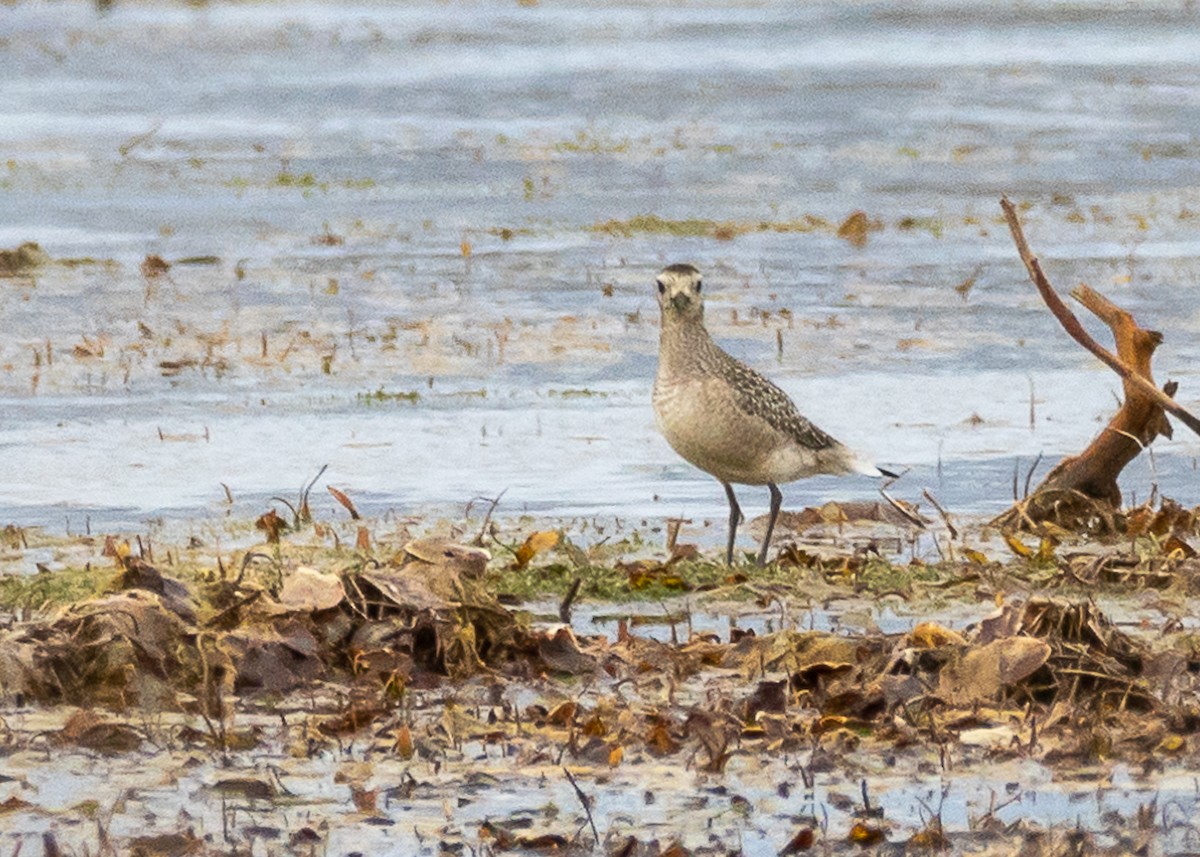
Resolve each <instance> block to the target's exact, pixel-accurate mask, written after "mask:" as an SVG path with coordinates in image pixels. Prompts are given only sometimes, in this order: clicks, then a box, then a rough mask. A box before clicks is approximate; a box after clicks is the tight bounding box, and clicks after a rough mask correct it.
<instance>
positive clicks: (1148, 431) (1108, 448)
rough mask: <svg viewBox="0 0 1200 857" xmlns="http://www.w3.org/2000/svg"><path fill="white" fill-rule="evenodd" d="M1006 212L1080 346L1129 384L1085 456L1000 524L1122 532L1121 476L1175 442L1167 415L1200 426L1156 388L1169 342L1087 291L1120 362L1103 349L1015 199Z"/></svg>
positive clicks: (1042, 289) (1077, 294) (1083, 290)
mask: <svg viewBox="0 0 1200 857" xmlns="http://www.w3.org/2000/svg"><path fill="white" fill-rule="evenodd" d="M1000 207H1001V208H1002V209H1003V210H1004V217H1005V219H1006V220H1007V221H1008V227H1009V229H1010V231H1011V232H1012V236H1013V241H1014V242H1015V243H1016V245H1017V252H1018V253H1019V254H1020V256H1021V261H1022V262H1024V263H1025V268H1026V270H1027V271H1028V272H1029V277H1030V279H1031V280H1033V283H1034V285H1035V286H1037V290H1038V293H1039V294H1040V295H1041V296H1042V300H1044V301H1045V302H1046V306H1047V307H1049V309H1050V312H1051V313H1053V314H1054V317H1055V318H1056V319H1058V322H1059V323H1060V324H1061V325H1062V326H1063V329H1064V330H1066V331H1067V333H1068V334H1070V335H1071V338H1072V339H1074V340H1075V341H1076V342H1078V343H1079V344H1080V345H1082V346H1083V347H1084V348H1086V349H1087V350H1088V351H1090V352H1091V353H1092V354H1094V355H1096V357H1098V358H1099V359H1100V360H1101V361H1102V362H1103V363H1104V364H1105V365H1107V366H1108V367H1109V368H1111V369H1112V370H1113V371H1114V372H1116V373H1117V374H1118V375H1120V376H1121V379H1122V382H1123V385H1124V388H1125V400H1124V402H1123V403H1122V404H1121V407H1120V409H1119V410H1118V411H1117V413H1116V414H1114V415H1113V417H1112V419H1110V420H1109V422H1108V425H1106V426H1105V427H1104V430H1103V431H1101V432H1100V434H1099V435H1097V436H1096V438H1095V439H1094V440H1092V442H1091V443H1090V444H1089V445H1088V447H1087V448H1086V449H1085V450H1083V452H1081V453H1079V454H1078V455H1075V456H1070V457H1067V458H1064V459H1063V460H1062V461H1060V462H1059V463H1058V465H1056V466H1055V467H1054V468H1053V469H1052V470H1051V471H1050V472H1049V473H1048V474H1047V475H1046V478H1045V479H1043V480H1042V482H1041V484H1039V485H1038V486H1037V488H1035V489H1034V491H1033V492H1032V493H1031V494H1029V496H1027V497H1026V498H1025V499H1023V500H1021V501H1019V502H1017V503H1016V504H1014V505H1013V507H1012V508H1011V509H1009V510H1008V511H1007V512H1005V513H1004V514H1002V515H1000V516H999V517H998V518H997V519H996V521H995V523H997V524H999V525H1000V526H1002V527H1006V528H1015V529H1036V528H1037V525H1038V524H1040V523H1042V522H1046V521H1050V522H1053V523H1055V524H1058V525H1060V526H1063V527H1066V528H1067V529H1072V530H1088V531H1091V532H1099V533H1103V532H1111V531H1113V530H1114V528H1115V526H1114V521H1115V518H1114V515H1115V514H1116V513H1117V511H1118V510H1119V509H1120V505H1121V490H1120V488H1119V487H1118V486H1117V477H1118V476H1120V474H1121V471H1122V470H1123V469H1124V468H1125V466H1126V465H1127V464H1129V462H1131V461H1133V459H1135V458H1137V456H1138V454H1139V453H1141V451H1142V450H1143V449H1145V448H1146V447H1147V446H1149V445H1150V444H1151V443H1153V441H1154V439H1155V438H1156V437H1158V436H1159V435H1163V436H1165V437H1170V436H1171V424H1170V423H1169V422H1168V421H1167V417H1166V414H1167V413H1170V414H1172V415H1173V416H1175V417H1176V418H1178V419H1179V420H1180V421H1181V422H1183V423H1184V425H1186V426H1187V427H1188V428H1190V429H1191V430H1192V431H1194V432H1196V433H1197V434H1200V419H1197V418H1196V416H1195V415H1193V414H1192V413H1190V412H1189V411H1188V410H1186V409H1185V408H1184V407H1183V406H1181V405H1180V404H1179V403H1178V402H1176V401H1175V400H1174V399H1173V398H1172V396H1173V395H1174V393H1175V390H1176V386H1177V385H1176V384H1175V382H1173V381H1168V382H1167V383H1166V384H1165V385H1164V386H1163V388H1162V389H1161V390H1160V389H1159V388H1158V387H1157V386H1156V385H1155V383H1154V379H1153V375H1152V373H1151V361H1152V359H1153V356H1154V351H1155V349H1156V348H1157V347H1158V346H1159V344H1161V342H1162V338H1163V337H1162V334H1161V333H1159V332H1158V331H1155V330H1146V329H1145V328H1142V327H1140V326H1139V325H1138V324H1137V322H1136V321H1134V318H1133V316H1132V315H1131V314H1130V313H1129V312H1127V311H1126V310H1124V309H1122V308H1121V307H1119V306H1117V305H1116V304H1114V303H1113V302H1112V301H1110V300H1108V298H1106V297H1104V295H1102V294H1100V293H1099V292H1097V291H1096V290H1095V289H1092V288H1090V287H1088V286H1086V285H1083V284H1080V285H1079V286H1078V287H1076V288H1075V289H1074V290H1072V292H1071V296H1072V297H1073V298H1075V299H1076V300H1077V301H1079V302H1080V303H1081V304H1083V305H1084V306H1085V307H1087V309H1088V310H1090V311H1091V312H1092V314H1093V315H1095V316H1096V317H1097V318H1099V319H1100V320H1101V321H1103V322H1104V323H1105V324H1107V325H1108V326H1109V328H1110V329H1111V330H1112V332H1113V339H1114V340H1115V342H1116V350H1117V353H1116V354H1115V355H1114V354H1112V353H1111V352H1110V351H1108V350H1107V349H1106V348H1104V347H1103V346H1102V345H1100V344H1099V343H1098V342H1096V340H1095V339H1093V338H1092V336H1091V335H1090V334H1089V333H1088V332H1087V330H1086V329H1084V327H1083V325H1082V324H1081V323H1080V321H1079V319H1078V318H1077V317H1076V316H1075V314H1074V313H1073V312H1071V310H1070V308H1069V307H1067V305H1066V304H1065V303H1064V302H1063V300H1062V299H1061V298H1060V297H1059V296H1058V293H1057V292H1056V291H1055V290H1054V287H1053V286H1051V285H1050V281H1049V280H1048V279H1047V278H1046V274H1045V272H1043V271H1042V266H1041V264H1040V263H1039V262H1038V260H1037V257H1036V256H1034V255H1033V253H1032V251H1031V250H1030V249H1029V245H1028V243H1027V242H1026V240H1025V234H1024V232H1023V231H1022V229H1021V223H1020V220H1019V219H1018V217H1017V212H1016V208H1015V207H1014V206H1013V204H1012V203H1011V202H1010V201H1009V200H1008V198H1007V197H1005V198H1002V199H1001V200H1000Z"/></svg>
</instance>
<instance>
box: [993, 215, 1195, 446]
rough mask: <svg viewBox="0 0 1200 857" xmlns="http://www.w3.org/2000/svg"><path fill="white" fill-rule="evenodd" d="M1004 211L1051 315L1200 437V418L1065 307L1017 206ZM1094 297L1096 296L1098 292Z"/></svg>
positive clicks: (1087, 347) (1072, 335)
mask: <svg viewBox="0 0 1200 857" xmlns="http://www.w3.org/2000/svg"><path fill="white" fill-rule="evenodd" d="M1000 207H1001V208H1002V209H1004V219H1005V220H1007V221H1008V228H1009V231H1010V232H1012V237H1013V241H1014V242H1015V243H1016V245H1017V252H1018V253H1020V254H1021V261H1022V262H1024V263H1025V269H1026V270H1027V271H1029V278H1030V279H1031V280H1033V284H1034V285H1035V286H1037V290H1038V293H1039V294H1041V296H1042V300H1044V301H1045V302H1046V306H1048V307H1049V308H1050V312H1052V313H1054V317H1055V318H1056V319H1058V321H1059V324H1061V325H1062V326H1063V329H1064V330H1066V332H1067V333H1069V334H1070V335H1071V338H1072V339H1074V340H1075V341H1076V342H1078V343H1079V344H1080V345H1082V346H1083V347H1084V348H1086V349H1087V350H1088V351H1090V352H1091V353H1092V354H1094V355H1095V356H1096V357H1097V358H1098V359H1099V360H1100V361H1101V362H1102V363H1104V365H1106V366H1108V367H1109V368H1110V369H1112V370H1113V371H1114V372H1116V373H1117V374H1118V375H1120V376H1121V379H1122V380H1123V381H1125V383H1126V386H1127V387H1128V386H1129V385H1132V386H1134V387H1136V388H1137V389H1138V390H1139V391H1140V392H1141V393H1142V395H1145V396H1148V397H1150V398H1151V399H1153V400H1154V401H1156V402H1157V403H1158V405H1159V406H1160V407H1161V408H1162V409H1163V410H1165V411H1166V412H1167V413H1169V414H1171V415H1173V416H1175V417H1176V418H1178V419H1179V421H1180V422H1182V423H1183V424H1184V425H1186V426H1187V427H1188V428H1190V429H1191V430H1192V431H1194V432H1195V433H1196V434H1198V435H1200V418H1197V417H1196V415H1195V414H1193V413H1192V412H1191V411H1189V410H1187V409H1186V408H1185V407H1183V406H1182V405H1180V404H1179V403H1178V402H1176V401H1175V400H1174V399H1173V398H1171V396H1170V395H1168V394H1167V393H1165V392H1163V391H1162V390H1160V389H1158V387H1157V386H1155V385H1154V383H1153V382H1152V381H1150V380H1148V379H1146V378H1143V377H1141V376H1140V375H1138V374H1137V373H1136V372H1135V371H1134V370H1133V368H1132V367H1130V366H1128V365H1126V364H1125V363H1123V362H1122V361H1121V360H1120V359H1119V358H1118V357H1116V356H1115V355H1114V354H1112V352H1110V351H1109V350H1108V349H1107V348H1105V347H1104V346H1103V345H1101V344H1100V343H1098V342H1097V341H1096V340H1095V339H1093V338H1092V336H1091V334H1089V333H1088V332H1087V330H1085V329H1084V327H1083V325H1082V324H1080V322H1079V319H1078V318H1077V317H1076V316H1075V313H1073V312H1071V310H1070V308H1069V307H1068V306H1067V305H1066V304H1065V303H1063V301H1062V298H1060V297H1059V296H1058V293H1057V292H1055V291H1054V287H1053V286H1051V285H1050V281H1049V280H1047V279H1046V275H1045V273H1044V272H1043V271H1042V265H1041V263H1040V262H1038V260H1037V257H1036V256H1034V255H1033V252H1032V251H1031V250H1030V249H1029V244H1028V243H1027V242H1026V241H1025V233H1024V232H1023V231H1022V229H1021V221H1020V220H1018V219H1017V209H1016V206H1014V205H1013V204H1012V203H1011V202H1010V201H1009V199H1008V197H1002V198H1001V199H1000ZM1080 289H1087V287H1086V286H1081V287H1080ZM1080 289H1076V290H1075V291H1074V292H1072V293H1071V294H1072V296H1074V297H1075V298H1076V299H1077V300H1079V301H1080V302H1081V303H1084V301H1083V299H1082V298H1080V297H1079V296H1078V294H1076V292H1079V291H1080ZM1088 291H1089V292H1091V291H1092V290H1091V289H1088ZM1092 293H1093V294H1096V293H1095V292H1092ZM1084 305H1085V306H1086V305H1087V304H1086V303H1084ZM1089 309H1090V307H1089Z"/></svg>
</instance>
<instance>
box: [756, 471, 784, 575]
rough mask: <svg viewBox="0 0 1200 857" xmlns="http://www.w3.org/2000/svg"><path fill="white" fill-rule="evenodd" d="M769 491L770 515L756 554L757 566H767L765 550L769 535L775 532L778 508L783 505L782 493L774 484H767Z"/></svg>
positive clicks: (769, 539)
mask: <svg viewBox="0 0 1200 857" xmlns="http://www.w3.org/2000/svg"><path fill="white" fill-rule="evenodd" d="M767 487H768V488H770V489H771V515H770V517H769V518H767V534H766V535H765V536H764V537H763V543H762V550H760V551H759V552H758V564H759V565H760V566H763V565H766V564H767V548H769V547H770V546H771V533H773V532H775V519H776V518H778V517H779V507H780V506H782V505H783V492H782V491H780V490H779V486H778V485H776V484H775V483H774V482H768V483H767Z"/></svg>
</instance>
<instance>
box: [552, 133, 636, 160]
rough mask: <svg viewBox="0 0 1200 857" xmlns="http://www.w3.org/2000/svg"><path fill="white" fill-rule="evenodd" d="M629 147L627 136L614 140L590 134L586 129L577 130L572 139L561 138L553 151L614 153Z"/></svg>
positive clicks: (620, 152) (593, 153)
mask: <svg viewBox="0 0 1200 857" xmlns="http://www.w3.org/2000/svg"><path fill="white" fill-rule="evenodd" d="M629 148H630V143H629V138H628V137H622V138H621V139H619V140H614V139H612V138H610V137H605V136H600V135H596V134H590V133H588V132H587V131H579V132H577V133H576V134H575V137H574V138H573V139H571V140H561V141H559V142H557V143H555V144H554V151H556V152H569V153H571V154H580V153H583V154H590V155H616V154H622V153H624V152H628V151H629Z"/></svg>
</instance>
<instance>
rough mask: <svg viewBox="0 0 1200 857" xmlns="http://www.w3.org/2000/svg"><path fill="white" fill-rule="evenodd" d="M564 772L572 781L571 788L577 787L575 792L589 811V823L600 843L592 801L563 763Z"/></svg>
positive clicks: (593, 834) (584, 807) (587, 811)
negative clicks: (593, 815)
mask: <svg viewBox="0 0 1200 857" xmlns="http://www.w3.org/2000/svg"><path fill="white" fill-rule="evenodd" d="M563 773H564V774H566V775H567V780H568V781H569V782H570V783H571V788H573V789H575V794H576V795H578V796H579V802H580V803H581V804H583V811H584V812H586V813H587V820H588V824H590V825H591V826H592V836H595V837H596V844H597V845H599V844H600V834H599V833H597V832H596V822H595V820H594V819H593V818H592V803H591V801H590V800H588V796H587V795H585V794H584V793H583V789H581V788H580V787H579V783H577V782H575V778H574V777H573V776H571V772H570V771H568V770H567V766H566V765H563Z"/></svg>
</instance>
